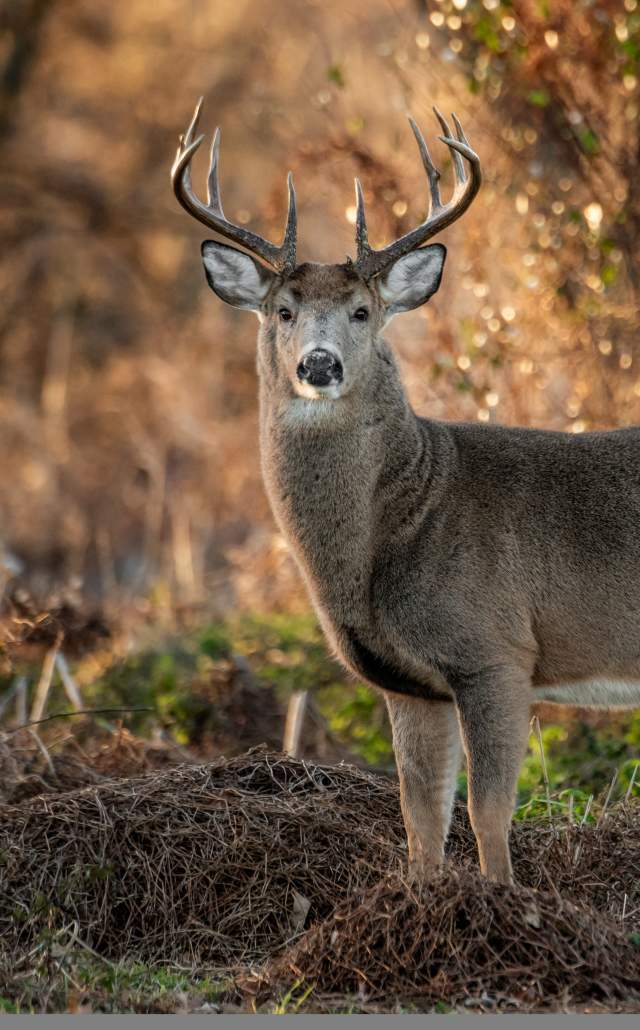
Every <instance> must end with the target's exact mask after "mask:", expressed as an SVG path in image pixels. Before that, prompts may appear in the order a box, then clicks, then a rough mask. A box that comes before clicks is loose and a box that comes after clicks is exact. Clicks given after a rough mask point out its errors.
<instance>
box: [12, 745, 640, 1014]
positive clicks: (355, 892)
mask: <svg viewBox="0 0 640 1030" xmlns="http://www.w3.org/2000/svg"><path fill="white" fill-rule="evenodd" d="M113 771H114V772H115V769H114V770H113ZM512 844H513V853H514V864H515V868H516V875H517V876H518V879H519V882H520V883H521V884H522V885H523V886H520V887H517V888H513V889H506V888H502V887H496V886H493V885H491V884H488V883H486V882H485V881H484V880H483V879H482V878H481V877H480V876H479V875H478V873H477V870H476V857H475V845H474V842H473V838H472V835H471V832H470V829H469V827H468V823H467V822H466V815H465V814H464V813H463V811H462V810H461V809H458V810H457V812H456V818H455V821H454V827H453V831H452V835H451V843H450V849H451V852H452V855H453V858H454V860H455V865H454V866H453V869H450V870H449V871H448V872H447V874H446V875H445V876H443V877H442V878H441V879H440V880H439V881H437V882H436V883H434V884H432V885H431V886H430V887H429V889H428V891H427V892H426V893H424V894H421V893H419V892H416V891H414V890H413V889H412V888H411V887H410V886H408V885H406V884H405V883H404V882H403V880H402V869H403V865H404V858H405V849H404V832H403V828H402V823H401V818H400V811H399V803H398V792H397V786H396V784H395V783H393V782H392V781H389V780H387V779H384V778H381V777H377V776H373V775H371V774H368V773H365V772H362V771H361V770H358V769H354V768H352V767H349V766H346V765H340V766H319V765H312V764H309V763H304V762H300V761H295V760H292V759H288V758H284V757H283V756H281V755H275V754H271V753H269V752H267V751H265V750H263V749H255V750H254V751H251V752H248V753H247V754H246V755H243V756H241V757H240V758H237V759H233V760H231V761H225V760H224V759H222V760H219V761H217V762H215V763H212V764H209V765H191V766H189V765H183V766H179V767H177V768H173V769H169V770H166V771H161V772H152V773H149V774H147V775H144V776H139V777H134V778H127V779H121V780H116V779H112V780H109V781H107V782H102V783H99V784H94V785H91V786H86V787H83V788H81V789H74V790H67V791H66V792H64V793H58V794H55V793H50V794H46V795H42V796H39V797H36V798H33V799H31V800H28V801H24V802H23V803H21V804H17V805H4V806H2V807H0V856H1V864H0V940H1V944H0V949H1V950H0V955H1V957H2V975H1V977H0V981H1V982H0V987H1V988H2V990H4V991H7V992H8V993H9V995H11V991H12V990H15V985H16V983H19V982H20V980H21V978H25V977H28V976H29V975H30V970H32V968H33V967H34V965H35V964H37V963H38V962H39V963H40V966H41V967H42V963H43V957H46V956H54V957H55V955H56V954H59V953H60V950H61V949H63V950H64V948H66V947H67V946H69V945H70V944H74V943H75V944H78V942H81V944H80V946H81V947H83V948H84V949H85V950H86V949H87V948H89V949H91V950H92V951H93V952H95V953H97V955H99V956H101V957H103V958H105V959H107V960H109V961H112V962H119V961H121V960H122V961H128V962H130V961H133V960H140V961H144V962H150V963H162V964H165V965H166V964H171V963H174V964H175V963H178V964H180V965H181V966H182V967H184V966H188V967H189V968H197V969H199V970H201V969H202V968H203V967H207V968H209V969H211V968H213V969H216V970H218V971H221V970H224V971H225V973H226V974H229V972H233V973H234V974H235V975H236V976H237V985H238V987H237V989H238V991H239V992H240V993H241V994H242V996H243V997H244V998H245V1002H247V1000H250V999H253V1000H255V999H256V997H257V998H258V1000H259V1001H263V1000H265V999H268V998H277V997H278V996H280V995H281V994H283V993H286V991H287V990H288V989H289V988H290V987H291V985H292V984H294V983H295V982H297V981H299V980H304V981H305V982H308V983H309V984H312V985H314V987H315V992H314V994H313V995H312V996H311V1000H310V1001H309V1002H308V1005H312V1004H316V1002H317V1003H318V1004H319V1002H318V1001H317V999H319V998H321V997H322V996H323V995H331V996H332V997H334V998H335V997H344V996H345V995H353V994H355V995H357V996H359V997H360V1000H361V1001H362V1003H363V1004H364V1003H365V1002H367V1003H368V1002H375V1003H376V1004H380V1003H382V1002H384V1004H385V1005H386V1004H387V1003H388V1004H390V1005H391V1004H395V1003H396V1001H397V1000H398V999H404V1000H407V999H418V1002H419V1004H420V1005H422V1006H427V1007H429V1006H432V1005H433V1004H435V1003H436V1002H446V1003H447V1004H457V1003H460V1002H461V1001H462V1000H464V999H465V998H466V999H467V1000H468V999H469V998H470V997H471V998H472V999H476V1000H477V999H479V1000H480V1002H481V1004H483V1005H485V1006H486V1007H491V1006H494V1007H495V1006H500V1005H503V1004H511V1005H515V1006H517V1007H518V1008H519V1009H522V1010H529V1009H544V1008H563V1007H583V1008H584V1007H585V1006H589V1005H590V1004H592V1003H593V1004H606V1005H608V1006H610V1007H613V1008H615V1009H627V1010H628V1009H634V1010H635V1008H637V1006H638V998H639V997H640V979H639V977H638V972H637V970H638V951H637V949H636V948H635V947H634V943H633V939H632V935H633V934H634V933H635V934H637V933H638V932H639V931H640V884H639V883H638V876H637V871H638V855H639V854H640V848H639V844H640V809H639V807H638V805H637V803H632V804H629V805H627V806H626V807H619V808H616V809H613V810H611V811H610V812H609V813H608V814H607V816H606V819H604V820H603V821H602V823H601V824H600V825H585V826H583V827H578V826H568V825H563V826H562V827H558V828H553V827H550V826H549V825H548V824H547V823H546V822H540V823H534V822H529V823H521V824H516V825H515V826H514V830H513V834H512ZM45 965H46V963H45ZM266 1003H267V1004H269V1002H266Z"/></svg>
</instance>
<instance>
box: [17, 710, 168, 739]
mask: <svg viewBox="0 0 640 1030" xmlns="http://www.w3.org/2000/svg"><path fill="white" fill-rule="evenodd" d="M117 712H155V708H79V709H78V711H76V712H56V714H55V715H47V717H46V718H45V719H36V720H35V722H24V723H22V725H21V726H15V727H14V728H13V729H12V730H7V733H6V735H7V736H10V735H11V734H12V733H18V732H19V730H26V729H28V727H29V726H41V725H42V723H44V722H53V720H54V719H71V718H72V717H73V716H74V715H108V714H110V713H117Z"/></svg>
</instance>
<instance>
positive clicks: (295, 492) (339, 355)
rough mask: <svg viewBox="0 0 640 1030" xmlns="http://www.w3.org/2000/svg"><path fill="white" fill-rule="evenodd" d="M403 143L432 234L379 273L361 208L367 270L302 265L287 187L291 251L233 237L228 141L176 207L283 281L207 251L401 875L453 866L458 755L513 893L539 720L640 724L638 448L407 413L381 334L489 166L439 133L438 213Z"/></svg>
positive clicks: (182, 158) (630, 442)
mask: <svg viewBox="0 0 640 1030" xmlns="http://www.w3.org/2000/svg"><path fill="white" fill-rule="evenodd" d="M439 117H440V118H441V116H439ZM412 125H413V128H414V132H415V134H416V138H417V140H418V144H419V146H420V151H421V154H422V157H423V162H424V165H425V170H426V171H427V175H428V177H429V182H430V189H431V196H432V212H431V214H430V216H429V218H428V219H427V221H426V222H425V223H423V225H422V226H420V227H418V229H416V230H413V232H411V233H408V234H407V235H406V236H405V237H402V238H401V239H400V240H399V241H396V243H394V244H392V245H390V247H388V248H385V249H384V250H383V251H372V250H371V248H370V247H369V246H368V243H367V238H366V225H365V221H364V206H363V203H362V197H361V193H360V191H359V188H358V259H357V261H356V262H355V263H352V262H350V261H349V262H347V263H346V264H345V265H314V264H303V265H296V263H295V201H294V199H293V191H292V186H291V184H290V207H289V217H288V221H287V231H286V233H285V240H284V243H283V245H282V247H281V248H274V247H273V245H272V244H267V243H266V241H263V240H262V239H261V237H257V236H255V235H254V234H249V233H248V231H247V230H244V229H237V228H236V227H234V226H232V225H231V223H228V222H227V221H226V219H224V216H223V214H222V209H221V206H220V199H219V192H218V186H217V161H218V157H217V154H218V151H217V147H218V136H217V135H216V137H215V141H214V149H213V157H212V173H211V181H210V191H209V206H208V207H207V208H205V207H204V205H202V204H201V202H199V201H198V200H197V198H195V197H194V195H193V194H192V193H191V189H190V182H189V180H188V177H187V172H188V166H189V161H190V158H191V156H192V154H193V152H194V150H195V149H196V148H197V146H198V144H199V141H198V140H196V141H195V142H194V141H193V140H192V137H193V132H194V130H195V121H194V123H192V125H191V127H190V129H189V131H188V133H187V134H186V137H185V139H184V140H183V141H181V147H180V149H179V151H178V156H177V159H176V165H175V166H174V185H175V187H176V194H177V196H178V198H179V199H180V201H181V203H183V205H184V206H185V207H187V208H188V210H190V211H191V212H192V213H194V214H196V215H197V217H199V218H200V219H201V220H202V221H205V220H206V221H207V224H209V225H211V226H212V227H213V228H215V229H216V230H217V231H218V232H221V233H223V234H224V235H226V236H228V237H230V238H232V239H237V241H238V242H240V243H241V244H242V245H243V246H245V247H247V248H249V249H252V250H253V251H254V253H258V254H259V255H260V256H261V257H262V258H263V259H264V260H267V261H269V263H270V264H271V265H272V266H273V267H274V269H275V271H269V270H268V269H266V268H265V267H264V265H262V264H260V263H258V262H256V261H254V260H253V258H251V257H249V256H248V255H247V254H244V253H242V252H240V251H237V250H234V249H232V248H230V247H228V246H225V245H223V244H219V243H213V242H206V243H205V244H203V259H204V264H205V270H206V273H207V278H208V280H209V283H210V285H211V286H212V288H213V289H214V291H215V292H216V293H217V294H218V295H219V296H220V297H222V299H224V300H225V301H227V302H228V303H231V304H234V305H235V306H240V307H246V308H251V309H253V310H255V311H256V312H257V313H258V315H259V318H260V322H261V326H260V331H259V336H258V374H259V382H260V444H261V460H262V469H263V475H264V481H265V485H266V488H267V492H268V495H269V498H270V501H271V505H272V508H273V511H274V514H275V517H276V519H277V521H278V522H279V524H280V526H281V528H282V531H283V533H284V535H285V537H286V538H287V540H288V542H289V544H290V546H291V549H292V551H293V553H294V555H295V557H296V559H297V561H298V563H299V565H300V567H301V570H302V572H303V575H304V577H305V580H306V583H307V586H308V589H309V592H310V595H311V598H312V601H313V603H314V606H315V608H316V611H317V613H318V616H319V618H320V621H321V624H322V626H323V629H324V631H325V633H326V635H327V637H328V639H329V641H330V643H331V644H332V646H333V648H334V650H335V651H336V653H337V654H338V656H339V657H340V658H341V659H342V661H343V662H344V663H345V665H346V666H347V667H348V668H349V669H350V670H351V671H352V672H353V673H354V674H355V675H356V676H358V677H361V678H363V679H365V680H366V681H367V682H368V683H370V684H372V685H373V686H375V687H378V688H380V689H382V690H383V691H384V695H385V698H386V701H387V706H388V709H389V715H390V719H391V724H392V730H393V741H394V751H395V755H396V761H397V765H398V773H399V778H400V788H401V804H402V810H403V815H404V820H405V825H406V829H407V835H408V842H409V858H410V862H411V865H412V867H413V869H414V870H415V871H416V872H417V873H418V874H420V875H428V874H429V873H431V872H432V871H433V870H434V869H436V868H437V867H438V866H439V865H440V864H441V862H442V859H443V854H444V843H445V839H446V835H447V831H448V826H449V820H450V813H451V804H452V799H453V794H454V789H455V781H456V773H457V770H458V765H459V761H460V746H461V744H462V745H463V746H464V749H465V752H466V756H467V764H468V771H469V812H470V816H471V822H472V825H473V828H474V832H475V835H476V839H477V842H478V848H479V852H480V862H481V868H482V870H483V872H484V873H486V874H487V875H488V876H490V877H492V878H493V879H496V880H502V881H509V880H510V879H511V865H510V858H509V847H508V830H509V825H510V820H511V815H512V810H513V804H514V799H515V788H516V781H517V775H518V771H519V767H520V764H521V761H522V758H523V756H524V752H525V750H526V745H527V740H528V729H529V718H530V706H531V704H532V703H533V702H534V701H536V700H542V699H547V700H551V701H554V702H557V703H565V702H568V703H574V704H590V705H594V704H595V705H601V706H604V707H609V706H611V705H624V706H626V707H629V706H635V705H640V429H625V430H618V431H615V432H607V433H586V434H582V435H573V434H567V433H557V432H548V431H543V430H529V429H510V428H506V427H501V426H482V425H475V424H455V423H443V422H435V421H430V420H427V419H422V418H419V417H418V416H417V415H416V414H415V413H414V412H413V410H412V409H411V406H410V404H409V402H408V399H407V397H406V394H405V391H404V388H403V386H402V383H401V380H400V377H399V374H398V370H397V367H396V364H395V361H394V358H393V356H392V354H391V351H390V349H389V348H388V346H387V344H386V343H385V341H384V338H383V335H382V332H383V328H384V325H385V323H386V322H387V321H388V319H389V318H390V317H391V316H392V315H394V314H395V313H397V312H400V311H404V310H408V309H409V308H412V307H416V306H417V305H418V304H420V303H424V302H425V301H426V300H428V299H429V297H430V296H431V295H432V294H433V293H434V292H435V291H436V289H437V287H438V285H439V281H440V276H441V274H442V268H443V265H444V258H445V251H444V248H442V247H439V246H438V245H436V246H431V247H420V249H416V247H419V245H420V244H421V243H423V242H424V240H425V239H426V238H428V237H429V235H431V234H432V233H433V231H436V230H437V228H439V227H442V224H448V221H451V220H452V218H453V217H454V216H457V215H456V213H455V211H454V207H455V208H456V210H457V212H458V213H460V210H461V209H462V210H463V209H464V207H465V206H466V205H468V203H469V202H470V198H471V199H472V197H473V195H474V193H475V192H476V191H477V187H478V186H479V166H478V165H477V157H476V155H475V154H474V153H473V151H472V150H471V149H470V148H469V146H468V143H467V141H466V139H465V137H464V134H463V132H462V129H461V128H460V126H459V124H458V123H457V121H456V131H457V136H456V137H455V138H453V137H451V136H450V134H449V131H448V127H446V123H444V120H443V119H441V125H443V129H444V131H445V132H446V137H445V140H444V141H445V142H446V143H447V145H448V146H449V148H450V150H451V152H452V154H453V156H454V168H455V172H456V192H455V193H454V201H453V202H452V204H451V205H447V206H446V207H443V206H442V205H441V203H440V197H439V191H438V186H437V172H435V169H434V167H433V165H432V163H431V159H430V157H429V154H428V151H427V150H426V144H425V143H424V140H423V139H422V137H421V135H420V134H419V132H418V130H417V128H416V127H415V125H414V124H413V123H412ZM459 155H462V156H463V157H464V158H465V159H466V160H467V161H468V162H469V163H470V165H471V169H472V176H471V179H469V178H467V177H466V176H465V174H464V171H463V170H462V160H461V158H460V157H459ZM454 202H455V203H454ZM452 205H453V207H452ZM203 211H204V212H205V214H203ZM248 237H250V238H248ZM269 248H270V249H269Z"/></svg>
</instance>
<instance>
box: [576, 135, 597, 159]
mask: <svg viewBox="0 0 640 1030" xmlns="http://www.w3.org/2000/svg"><path fill="white" fill-rule="evenodd" d="M578 141H579V143H580V146H581V147H582V149H583V150H584V152H585V154H589V155H590V156H591V155H593V154H597V153H599V151H600V141H599V139H598V137H597V136H596V134H595V132H594V131H593V129H582V130H581V131H580V132H579V133H578Z"/></svg>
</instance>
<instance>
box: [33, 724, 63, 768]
mask: <svg viewBox="0 0 640 1030" xmlns="http://www.w3.org/2000/svg"><path fill="white" fill-rule="evenodd" d="M29 733H30V734H31V736H32V737H33V739H34V741H35V743H36V745H37V746H38V748H39V749H40V751H41V752H42V755H43V756H44V760H45V762H46V763H47V765H48V766H49V772H50V773H51V775H52V776H53V778H54V780H57V779H58V774H57V772H56V767H55V765H54V764H53V760H52V758H51V755H50V754H49V752H48V751H47V749H46V747H45V746H44V744H43V743H42V741H41V740H40V737H39V736H38V734H37V733H36V731H35V730H29Z"/></svg>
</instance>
